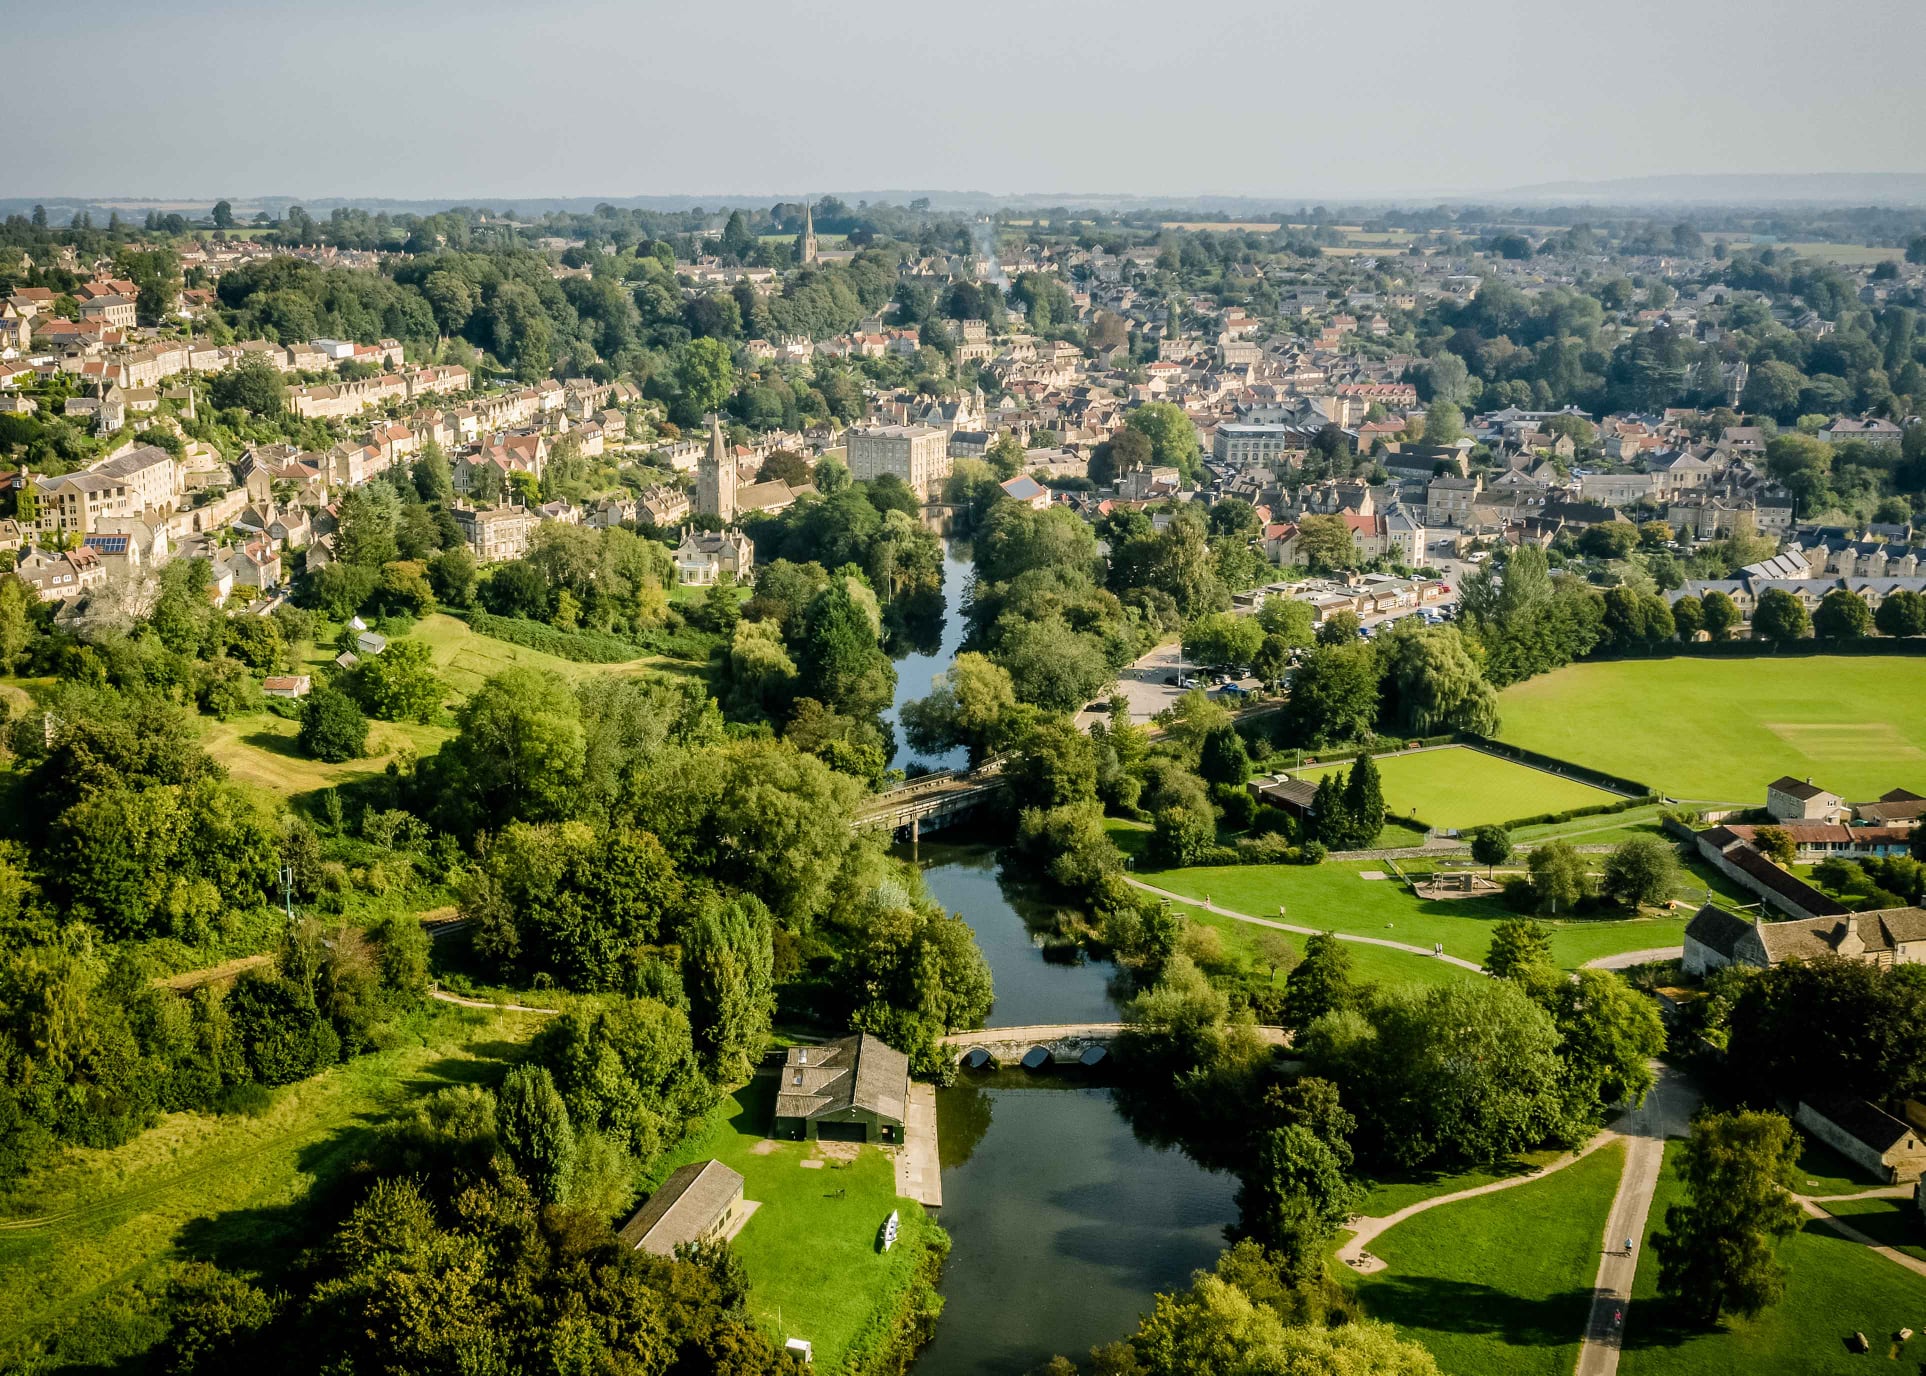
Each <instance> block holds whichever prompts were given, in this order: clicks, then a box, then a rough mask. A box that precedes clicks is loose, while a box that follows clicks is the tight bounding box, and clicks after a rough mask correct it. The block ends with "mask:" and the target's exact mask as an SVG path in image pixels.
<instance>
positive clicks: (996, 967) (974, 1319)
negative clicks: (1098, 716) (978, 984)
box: [915, 602, 1236, 1376]
mask: <svg viewBox="0 0 1926 1376" xmlns="http://www.w3.org/2000/svg"><path fill="white" fill-rule="evenodd" d="M955 605H956V604H955V603H954V602H952V603H951V606H952V609H954V607H955ZM921 859H922V861H923V863H924V866H925V868H924V871H923V879H924V882H925V883H926V884H927V885H928V887H929V890H930V893H931V894H932V895H933V896H934V897H935V898H936V899H937V901H939V902H940V903H942V904H943V905H944V906H945V907H947V908H949V909H950V910H951V911H952V912H959V913H961V914H962V915H963V918H964V920H965V921H967V922H968V923H969V924H970V926H971V927H972V928H973V929H974V930H975V932H976V937H977V942H978V944H979V945H980V946H981V947H982V948H983V954H984V956H985V957H986V958H987V959H988V960H989V962H990V966H991V969H992V971H993V972H994V974H995V976H996V991H997V997H996V1007H995V1009H994V1010H993V1011H992V1013H991V1015H990V1019H989V1022H990V1025H991V1026H993V1027H994V1026H1003V1027H1017V1026H1025V1025H1031V1024H1040V1023H1057V1022H1083V1021H1110V1020H1113V1019H1114V1018H1115V1017H1116V1016H1117V1010H1116V1003H1115V1001H1114V999H1113V998H1112V996H1111V993H1110V989H1109V977H1110V975H1111V967H1110V966H1108V965H1107V964H1102V963H1095V962H1092V963H1085V964H1081V965H1064V964H1057V963H1053V962H1046V961H1045V960H1044V959H1043V957H1042V955H1041V953H1040V952H1039V950H1038V948H1037V947H1036V946H1035V944H1033V942H1032V941H1031V938H1030V932H1029V929H1028V927H1027V926H1026V925H1025V922H1024V918H1023V911H1022V910H1023V909H1024V908H1025V907H1026V906H1030V905H1029V904H1027V903H1026V901H1025V898H1024V896H1023V895H1022V894H1021V892H1020V891H1015V890H1011V889H1009V888H1008V887H1006V885H1005V884H1004V883H1003V882H1001V880H1000V878H999V875H998V866H997V860H996V856H995V853H994V852H993V851H992V850H990V849H989V848H988V847H984V846H937V845H929V844H925V845H924V846H923V847H922V854H921ZM936 1107H937V1119H938V1125H939V1131H940V1136H941V1144H942V1166H943V1207H942V1208H941V1209H939V1210H937V1218H938V1220H939V1221H940V1222H941V1223H942V1225H943V1226H944V1227H945V1228H946V1229H948V1230H949V1233H950V1238H951V1242H952V1248H951V1251H950V1259H949V1263H948V1265H947V1267H946V1268H945V1269H944V1272H943V1282H942V1287H941V1288H942V1291H943V1295H944V1298H945V1301H946V1304H945V1307H944V1310H943V1317H942V1318H941V1319H940V1320H939V1321H938V1323H937V1326H936V1337H935V1339H934V1340H933V1341H932V1342H931V1343H930V1345H929V1347H927V1348H926V1349H925V1350H924V1351H923V1354H922V1355H921V1356H920V1357H919V1358H918V1359H917V1362H916V1368H915V1376H1020V1373H1023V1372H1027V1371H1029V1370H1031V1369H1032V1368H1033V1367H1036V1366H1038V1365H1040V1364H1041V1363H1043V1362H1044V1361H1046V1360H1048V1359H1049V1357H1050V1356H1051V1355H1053V1354H1055V1353H1059V1352H1062V1353H1066V1354H1069V1355H1070V1356H1072V1357H1077V1358H1080V1357H1081V1356H1082V1355H1083V1354H1084V1353H1085V1352H1086V1351H1087V1350H1088V1349H1089V1348H1090V1347H1091V1346H1093V1345H1094V1344H1097V1343H1103V1342H1109V1341H1112V1340H1114V1339H1117V1338H1122V1337H1124V1336H1125V1335H1126V1334H1128V1333H1129V1332H1130V1330H1131V1329H1132V1328H1134V1327H1135V1325H1136V1322H1137V1317H1138V1315H1139V1314H1141V1313H1143V1312H1144V1311H1146V1310H1147V1309H1148V1308H1149V1307H1150V1304H1151V1297H1152V1296H1153V1295H1154V1294H1155V1293H1156V1292H1157V1291H1159V1290H1172V1289H1177V1288H1181V1287H1182V1286H1183V1285H1184V1284H1185V1282H1186V1280H1187V1279H1188V1277H1189V1275H1190V1273H1191V1272H1192V1271H1194V1270H1196V1269H1197V1268H1199V1267H1205V1266H1209V1265H1210V1264H1211V1263H1212V1262H1213V1261H1214V1260H1215V1259H1216V1257H1217V1254H1218V1252H1219V1251H1220V1250H1221V1249H1222V1248H1223V1245H1224V1239H1223V1229H1224V1226H1225V1225H1226V1224H1228V1223H1230V1222H1232V1221H1233V1220H1234V1219H1235V1217H1236V1208H1235V1205H1234V1202H1233V1195H1234V1194H1235V1191H1236V1181H1235V1180H1234V1179H1233V1178H1232V1177H1230V1176H1228V1175H1221V1174H1213V1173H1212V1172H1209V1171H1206V1170H1204V1169H1203V1168H1202V1167H1200V1166H1198V1165H1197V1164H1196V1163H1195V1162H1193V1161H1192V1160H1191V1159H1190V1158H1189V1157H1187V1156H1185V1155H1184V1154H1183V1153H1182V1152H1180V1151H1175V1150H1165V1149H1160V1148H1157V1147H1152V1146H1148V1145H1146V1144H1144V1143H1142V1142H1140V1141H1138V1140H1137V1138H1136V1136H1135V1135H1134V1134H1133V1133H1132V1132H1131V1129H1130V1125H1129V1124H1128V1123H1126V1122H1125V1121H1124V1119H1123V1117H1122V1115H1121V1114H1120V1113H1119V1112H1118V1111H1117V1109H1116V1106H1115V1104H1114V1102H1113V1100H1112V1097H1111V1093H1110V1091H1109V1090H1107V1089H1100V1088H1090V1087H1088V1086H1085V1085H1081V1084H1079V1083H1078V1082H1077V1081H1076V1080H1074V1079H1072V1078H1070V1077H1067V1076H1057V1075H1050V1074H1045V1075H1040V1076H1036V1077H1030V1076H1026V1075H1024V1074H1023V1073H1022V1072H1021V1071H1016V1072H1009V1071H1005V1072H1001V1073H999V1074H998V1075H997V1076H995V1077H994V1078H993V1079H992V1080H989V1081H975V1082H972V1080H971V1078H970V1077H967V1076H966V1077H965V1078H964V1080H963V1081H962V1082H960V1083H959V1084H958V1085H957V1086H956V1087H954V1088H951V1089H944V1090H939V1091H938V1092H937V1102H936Z"/></svg>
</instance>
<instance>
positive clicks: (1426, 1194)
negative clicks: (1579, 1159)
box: [1358, 975, 1564, 1218]
mask: <svg viewBox="0 0 1926 1376" xmlns="http://www.w3.org/2000/svg"><path fill="white" fill-rule="evenodd" d="M1466 978H1470V976H1469V975H1467V976H1466ZM1563 1155H1564V1153H1563V1152H1561V1151H1559V1150H1558V1149H1556V1148H1547V1149H1546V1150H1544V1151H1528V1152H1522V1153H1520V1154H1519V1155H1518V1156H1517V1157H1515V1158H1514V1159H1512V1160H1510V1161H1501V1162H1498V1163H1497V1164H1495V1165H1490V1166H1473V1167H1471V1168H1470V1169H1469V1170H1463V1171H1454V1172H1435V1171H1433V1172H1424V1171H1420V1172H1416V1173H1412V1174H1407V1175H1396V1176H1386V1177H1384V1178H1382V1179H1377V1180H1372V1179H1364V1180H1363V1181H1362V1182H1361V1183H1362V1184H1363V1185H1364V1189H1365V1195H1364V1206H1363V1208H1361V1209H1359V1210H1358V1212H1359V1213H1361V1214H1363V1215H1364V1216H1365V1217H1367V1218H1384V1217H1386V1216H1388V1215H1390V1214H1394V1213H1396V1212H1397V1211H1398V1210H1399V1209H1403V1208H1407V1207H1409V1206H1410V1205H1413V1204H1417V1203H1420V1202H1422V1201H1424V1200H1427V1199H1436V1198H1437V1197H1438V1196H1439V1195H1442V1194H1456V1193H1457V1192H1458V1191H1459V1190H1475V1189H1477V1188H1478V1187H1479V1186H1480V1185H1489V1184H1491V1183H1492V1182H1493V1181H1494V1180H1508V1179H1510V1178H1511V1177H1512V1176H1515V1175H1528V1174H1530V1173H1531V1172H1532V1171H1535V1170H1541V1169H1543V1168H1544V1167H1546V1166H1549V1165H1550V1164H1551V1163H1552V1162H1554V1161H1556V1160H1557V1159H1558V1158H1559V1157H1561V1156H1563ZM1520 1188H1521V1189H1522V1188H1523V1187H1522V1186H1520ZM1447 1207H1449V1206H1447Z"/></svg>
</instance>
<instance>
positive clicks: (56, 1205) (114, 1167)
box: [0, 1007, 540, 1357]
mask: <svg viewBox="0 0 1926 1376" xmlns="http://www.w3.org/2000/svg"><path fill="white" fill-rule="evenodd" d="M539 1025H540V1020H539V1019H537V1018H533V1017H530V1016H528V1015H525V1014H513V1013H507V1014H491V1013H483V1012H479V1011H469V1010H456V1009H448V1008H442V1007H437V1009H436V1010H435V1012H434V1014H433V1015H432V1017H431V1018H429V1019H428V1020H426V1021H424V1022H423V1024H422V1025H421V1029H420V1031H419V1035H418V1037H417V1043H418V1044H417V1045H414V1046H410V1047H407V1048H405V1049H401V1050H395V1051H385V1052H380V1053H377V1054H374V1055H369V1056H363V1057H360V1058H358V1059H356V1060H354V1061H350V1062H348V1063H347V1064H345V1065H341V1066H337V1067H335V1068H334V1069H332V1070H329V1071H326V1072H325V1073H323V1074H321V1075H317V1076H315V1077H314V1078H313V1079H311V1080H307V1081H304V1082H302V1083H300V1084H297V1085H290V1086H288V1087H287V1088H285V1089H281V1090H278V1091H276V1092H275V1096H274V1102H273V1105H272V1107H270V1108H269V1109H268V1111H267V1112H266V1113H265V1114H263V1115H262V1116H260V1117H258V1118H249V1117H215V1116H210V1115H204V1114H195V1113H170V1114H167V1115H165V1116H164V1117H162V1119H161V1121H160V1122H159V1123H158V1124H157V1125H156V1126H154V1127H153V1128H150V1129H149V1130H148V1131H146V1132H144V1133H142V1134H141V1135H140V1136H138V1137H136V1138H135V1139H134V1140H133V1141H131V1142H128V1143H125V1144H124V1145H122V1146H119V1147H115V1148H112V1149H108V1150H72V1151H68V1152H66V1153H64V1154H63V1155H62V1156H60V1157H58V1158H56V1160H55V1161H54V1163H53V1164H52V1165H50V1166H48V1167H46V1168H44V1169H43V1170H41V1171H40V1172H38V1173H37V1174H36V1175H34V1176H33V1177H31V1178H30V1179H28V1180H27V1181H26V1182H25V1183H24V1184H23V1185H22V1186H20V1187H19V1188H16V1189H15V1190H14V1191H12V1192H11V1193H10V1194H9V1195H8V1196H7V1197H6V1199H5V1200H4V1201H0V1215H3V1216H4V1219H3V1221H0V1355H4V1356H7V1357H12V1356H17V1355H19V1354H22V1353H24V1352H26V1351H29V1350H32V1348H33V1347H34V1346H37V1345H39V1344H41V1343H43V1342H45V1341H46V1340H47V1339H48V1338H49V1337H51V1338H53V1340H54V1341H55V1343H56V1344H58V1343H59V1339H60V1334H61V1332H62V1331H63V1330H65V1329H67V1328H68V1327H69V1326H70V1325H75V1326H76V1328H75V1334H74V1337H75V1339H76V1340H79V1339H83V1338H84V1339H88V1340H91V1341H98V1340H99V1337H100V1335H101V1334H103V1333H108V1332H112V1331H113V1330H114V1328H115V1325H116V1317H115V1316H116V1314H118V1313H124V1312H125V1311H126V1309H127V1307H128V1305H129V1301H130V1297H131V1296H133V1294H134V1290H133V1287H135V1286H136V1285H149V1284H153V1283H158V1282H159V1281H160V1280H163V1279H164V1278H165V1275H166V1272H167V1268H168V1266H169V1264H170V1263H171V1262H174V1261H178V1260H187V1259H194V1258H206V1259H211V1260H216V1261H219V1262H221V1263H222V1264H224V1265H227V1266H231V1267H234V1268H236V1269H240V1270H246V1271H262V1272H266V1273H267V1274H269V1275H270V1276H272V1274H273V1273H274V1272H275V1271H276V1270H277V1269H279V1268H280V1267H282V1266H285V1265H287V1264H288V1263H289V1262H291V1261H293V1260H294V1257H295V1252H296V1250H297V1249H298V1248H300V1247H302V1246H305V1245H307V1243H308V1242H309V1241H311V1240H312V1239H311V1238H310V1236H309V1233H308V1228H309V1222H310V1220H309V1215H308V1210H307V1207H306V1206H307V1201H308V1199H309V1196H310V1193H311V1192H312V1191H315V1190H317V1189H318V1188H320V1187H324V1186H326V1185H327V1184H328V1183H329V1182H331V1181H333V1180H335V1179H337V1178H338V1177H339V1176H341V1174H342V1173H343V1172H344V1171H346V1170H347V1169H348V1168H349V1167H350V1166H352V1165H353V1164H354V1163H355V1162H356V1161H358V1160H360V1159H361V1158H362V1157H363V1156H365V1155H366V1153H367V1150H368V1143H369V1140H370V1136H371V1134H372V1132H373V1129H374V1127H375V1125H376V1124H377V1123H379V1122H380V1121H381V1120H382V1119H383V1118H385V1117H387V1116H388V1115H389V1114H391V1113H393V1112H394V1111H395V1110H396V1109H398V1108H400V1107H401V1106H403V1105H405V1104H407V1103H409V1102H410V1101H412V1100H414V1099H416V1098H419V1097H421V1096H423V1095H426V1094H430V1093H432V1092H434V1091H435V1090H437V1089H441V1088H443V1087H444V1086H447V1085H453V1084H469V1083H493V1082H494V1081H496V1080H498V1079H499V1078H500V1077H501V1076H502V1075H503V1074H504V1073H505V1072H506V1070H507V1068H508V1065H509V1063H510V1062H511V1061H512V1060H513V1059H514V1058H516V1057H517V1056H519V1055H520V1052H521V1044H522V1042H523V1040H524V1039H525V1038H526V1037H527V1036H528V1035H529V1033H531V1032H532V1031H533V1030H534V1028H535V1027H537V1026H539ZM82 1319H84V1320H85V1322H84V1323H80V1324H76V1321H78V1320H82ZM150 1341H151V1338H150Z"/></svg>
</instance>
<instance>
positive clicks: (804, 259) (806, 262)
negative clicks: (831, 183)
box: [796, 196, 816, 267]
mask: <svg viewBox="0 0 1926 1376" xmlns="http://www.w3.org/2000/svg"><path fill="white" fill-rule="evenodd" d="M796 258H797V260H798V261H799V262H801V263H802V265H803V266H804V267H814V266H815V265H816V220H815V217H814V216H813V215H811V214H810V212H809V198H808V197H807V196H805V197H803V222H802V233H800V234H798V235H797V236H796Z"/></svg>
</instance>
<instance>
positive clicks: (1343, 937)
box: [1124, 875, 1485, 975]
mask: <svg viewBox="0 0 1926 1376" xmlns="http://www.w3.org/2000/svg"><path fill="white" fill-rule="evenodd" d="M1384 882H1386V883H1390V882H1391V881H1390V880H1386V881H1384ZM1124 883H1126V884H1128V885H1130V887H1131V888H1133V889H1142V890H1143V891H1144V892H1145V893H1148V894H1155V895H1156V896H1157V897H1159V898H1168V899H1169V900H1170V901H1171V902H1173V903H1188V904H1190V905H1191V906H1192V907H1194V908H1202V909H1204V911H1206V912H1212V913H1216V914H1217V915H1218V916H1219V917H1228V918H1230V919H1231V920H1232V921H1235V922H1248V923H1250V924H1251V925H1252V926H1255V927H1273V928H1275V929H1276V930H1278V931H1280V932H1296V933H1298V934H1299V935H1300V936H1321V935H1323V933H1324V930H1325V929H1324V928H1322V927H1299V926H1297V925H1296V924H1294V923H1290V922H1279V921H1276V920H1275V919H1273V918H1268V917H1252V916H1251V915H1250V914H1249V913H1240V912H1238V911H1236V910H1235V909H1234V908H1221V907H1219V906H1218V905H1217V904H1215V903H1212V902H1209V901H1208V900H1206V899H1202V898H1192V897H1190V895H1188V894H1181V893H1172V892H1171V891H1170V890H1169V889H1160V888H1158V887H1157V886H1156V885H1155V884H1146V883H1144V881H1143V880H1141V879H1133V878H1131V877H1130V876H1129V875H1125V876H1124ZM1335 935H1336V937H1337V939H1338V940H1339V941H1355V942H1357V943H1358V944H1359V945H1362V946H1386V947H1389V948H1390V949H1391V950H1393V951H1404V952H1407V953H1408V954H1410V955H1414V956H1429V957H1430V958H1431V959H1432V960H1442V961H1443V962H1444V963H1445V964H1447V965H1456V966H1458V967H1459V968H1460V969H1464V970H1470V971H1471V972H1472V973H1474V974H1479V975H1482V974H1483V973H1484V972H1485V967H1484V966H1482V965H1480V964H1479V963H1478V962H1477V961H1475V960H1466V959H1464V958H1463V957H1462V956H1441V955H1439V954H1438V953H1437V952H1435V951H1433V950H1432V949H1431V948H1430V947H1429V946H1413V945H1411V944H1410V943H1409V942H1404V941H1392V940H1390V939H1389V938H1387V937H1381V936H1354V935H1352V934H1351V933H1349V932H1337V933H1335Z"/></svg>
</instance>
